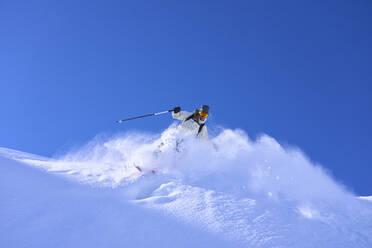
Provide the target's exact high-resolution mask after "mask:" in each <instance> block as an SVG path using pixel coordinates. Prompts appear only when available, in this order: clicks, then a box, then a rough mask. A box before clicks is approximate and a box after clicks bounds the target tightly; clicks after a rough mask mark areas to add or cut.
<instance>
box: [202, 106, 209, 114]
mask: <svg viewBox="0 0 372 248" xmlns="http://www.w3.org/2000/svg"><path fill="white" fill-rule="evenodd" d="M200 112H202V113H205V114H209V106H208V105H203V106H202V107H201V108H200Z"/></svg>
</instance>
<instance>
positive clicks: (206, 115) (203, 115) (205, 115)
mask: <svg viewBox="0 0 372 248" xmlns="http://www.w3.org/2000/svg"><path fill="white" fill-rule="evenodd" d="M199 115H200V116H201V117H204V118H207V117H208V114H207V113H203V112H201V111H199Z"/></svg>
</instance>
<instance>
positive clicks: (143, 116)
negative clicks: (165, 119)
mask: <svg viewBox="0 0 372 248" xmlns="http://www.w3.org/2000/svg"><path fill="white" fill-rule="evenodd" d="M172 111H173V109H171V110H167V111H163V112H159V113H152V114H147V115H141V116H136V117H131V118H127V119H123V120H118V121H116V122H118V123H122V122H124V121H130V120H135V119H140V118H145V117H150V116H155V115H162V114H166V113H169V112H172Z"/></svg>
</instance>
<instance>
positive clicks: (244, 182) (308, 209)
mask: <svg viewBox="0 0 372 248" xmlns="http://www.w3.org/2000/svg"><path fill="white" fill-rule="evenodd" d="M181 139H182V140H183V141H182V142H181V143H180V144H179V145H178V147H177V149H178V150H180V151H181V152H176V151H175V144H176V141H177V140H178V141H179V140H181ZM178 143H179V142H178ZM27 165H31V166H32V167H34V168H30V167H28V166H27ZM135 166H139V167H141V168H142V170H143V171H144V173H142V174H141V173H139V171H138V170H137V169H136V168H135ZM35 168H39V169H35ZM0 170H1V171H0V177H1V178H0V184H1V187H0V188H1V191H0V192H1V193H0V199H1V202H2V203H1V205H0V247H53V246H57V247H58V246H60V247H66V246H69V247H81V246H88V245H89V246H90V247H102V246H119V245H125V246H126V247H133V246H136V247H150V246H151V247H170V246H172V247H174V246H175V247H372V224H371V223H372V202H370V201H367V200H365V199H360V198H359V197H356V196H354V195H353V194H352V193H350V192H348V191H347V190H346V189H345V188H344V187H343V186H342V185H340V184H339V183H337V182H336V181H335V180H334V179H332V177H331V176H330V175H329V174H328V173H326V172H325V171H324V170H323V169H322V168H321V167H320V166H319V165H314V164H313V163H312V162H311V161H309V160H308V159H307V158H306V156H304V154H303V153H302V152H301V151H300V150H298V149H296V148H283V147H282V146H281V145H280V144H278V143H277V142H276V141H275V140H274V139H273V138H270V137H268V136H262V137H261V138H259V139H257V140H256V141H252V140H250V139H249V138H248V136H247V135H246V134H245V133H244V132H243V131H241V130H221V132H220V133H219V134H218V135H216V137H214V138H212V139H211V141H210V142H200V141H197V140H194V139H190V138H188V137H184V136H182V135H181V134H179V133H177V131H176V130H175V129H174V128H173V126H171V127H170V128H169V129H167V130H166V131H164V132H163V133H162V134H161V135H144V134H135V133H132V134H126V135H121V136H117V137H114V138H110V139H100V138H97V139H95V140H94V141H92V142H90V143H89V144H87V145H86V146H85V147H82V148H80V149H78V150H76V151H71V152H69V153H67V154H66V155H64V156H62V157H59V158H53V159H52V158H43V157H40V156H35V155H30V154H26V153H22V152H17V151H14V150H10V149H6V148H0ZM152 170H156V174H153V173H152V172H151V171H152ZM43 171H47V172H49V173H44V172H43Z"/></svg>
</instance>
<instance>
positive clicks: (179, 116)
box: [172, 111, 192, 121]
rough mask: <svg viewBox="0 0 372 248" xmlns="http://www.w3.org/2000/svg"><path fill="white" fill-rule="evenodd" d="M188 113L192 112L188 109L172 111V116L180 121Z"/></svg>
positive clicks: (187, 115)
mask: <svg viewBox="0 0 372 248" xmlns="http://www.w3.org/2000/svg"><path fill="white" fill-rule="evenodd" d="M190 115H192V113H191V112H188V111H180V112H178V113H174V112H172V117H173V118H174V119H177V120H180V121H184V120H185V119H186V118H187V117H189V116H190Z"/></svg>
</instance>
